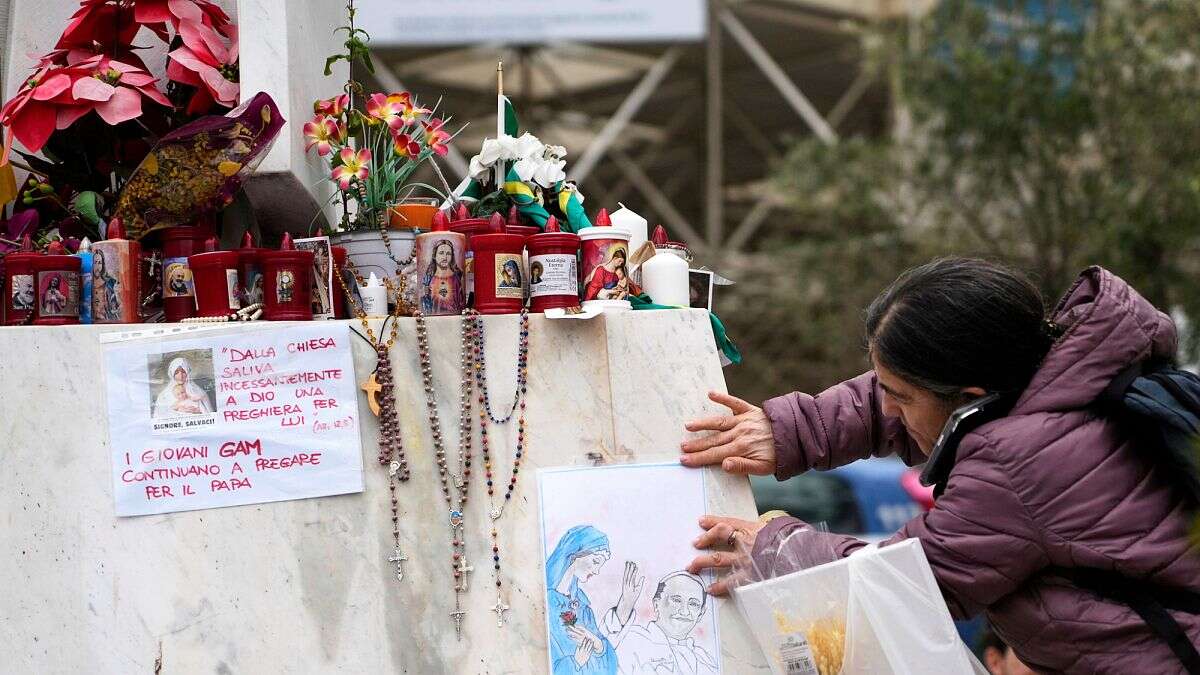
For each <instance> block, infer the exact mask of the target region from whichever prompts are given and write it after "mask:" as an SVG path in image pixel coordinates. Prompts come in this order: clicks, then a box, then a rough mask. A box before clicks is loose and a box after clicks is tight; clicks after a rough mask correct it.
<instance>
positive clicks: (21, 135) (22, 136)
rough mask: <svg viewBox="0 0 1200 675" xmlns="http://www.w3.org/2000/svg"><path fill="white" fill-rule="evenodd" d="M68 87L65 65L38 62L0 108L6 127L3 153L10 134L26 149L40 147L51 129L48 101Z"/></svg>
mask: <svg viewBox="0 0 1200 675" xmlns="http://www.w3.org/2000/svg"><path fill="white" fill-rule="evenodd" d="M70 89H71V75H70V73H69V72H67V69H65V68H51V67H50V66H42V67H41V68H39V69H38V70H37V72H35V73H34V74H33V75H32V76H30V78H29V79H28V80H26V81H25V84H24V86H22V87H21V89H20V91H18V92H17V95H16V96H14V97H13V98H12V100H10V101H9V102H8V103H5V104H4V107H3V108H0V124H3V125H4V126H6V127H8V134H6V137H5V144H4V147H5V150H4V156H5V157H7V156H8V149H9V148H10V147H11V146H12V136H14V135H15V136H16V138H17V140H19V141H21V144H22V145H24V146H25V148H26V149H27V150H29V151H30V152H37V151H38V150H41V149H42V146H43V145H45V144H46V141H48V140H50V134H52V133H54V122H55V117H56V116H57V110H58V109H57V107H56V106H55V104H53V103H51V102H50V101H51V100H52V99H54V98H55V97H57V96H59V95H60V94H62V93H63V92H67V91H69V90H70Z"/></svg>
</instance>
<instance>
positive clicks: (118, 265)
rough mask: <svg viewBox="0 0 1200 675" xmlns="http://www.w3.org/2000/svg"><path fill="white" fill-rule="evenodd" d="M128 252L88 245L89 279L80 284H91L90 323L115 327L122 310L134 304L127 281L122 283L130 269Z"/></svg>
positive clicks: (131, 289) (120, 317)
mask: <svg viewBox="0 0 1200 675" xmlns="http://www.w3.org/2000/svg"><path fill="white" fill-rule="evenodd" d="M129 255H130V254H129V249H128V248H122V247H116V246H108V245H106V244H105V243H104V242H99V243H96V244H92V278H91V279H85V280H84V283H91V284H92V321H94V322H96V323H115V322H119V321H122V320H123V319H125V318H126V317H125V314H126V313H125V307H126V305H127V304H129V303H132V304H133V305H134V306H136V304H137V297H136V294H135V293H134V292H133V288H132V286H133V284H132V283H131V281H133V280H131V279H125V278H124V277H125V276H126V275H127V270H129V269H130V268H131V266H130V262H129V259H128V258H129Z"/></svg>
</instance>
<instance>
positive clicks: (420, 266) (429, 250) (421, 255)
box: [416, 235, 467, 316]
mask: <svg viewBox="0 0 1200 675" xmlns="http://www.w3.org/2000/svg"><path fill="white" fill-rule="evenodd" d="M465 256H466V252H465V251H464V250H463V247H462V246H461V245H460V244H459V243H458V242H456V241H455V240H454V239H453V238H451V237H444V238H443V237H440V236H430V235H422V236H421V237H420V238H418V240H417V252H416V259H417V288H418V290H419V293H420V297H419V303H420V308H421V311H422V312H423V313H425V314H426V315H429V316H448V315H455V314H461V313H462V311H463V310H464V309H465V308H466V306H467V273H466V269H465V268H466V260H465Z"/></svg>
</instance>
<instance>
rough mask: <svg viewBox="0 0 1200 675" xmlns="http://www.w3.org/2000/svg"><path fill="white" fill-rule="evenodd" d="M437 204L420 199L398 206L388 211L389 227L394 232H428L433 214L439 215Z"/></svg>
mask: <svg viewBox="0 0 1200 675" xmlns="http://www.w3.org/2000/svg"><path fill="white" fill-rule="evenodd" d="M437 210H438V207H437V204H436V203H433V202H431V201H430V200H428V199H418V200H414V201H410V202H405V203H403V204H397V205H396V206H393V207H391V208H389V209H388V226H389V227H390V228H391V229H393V230H401V231H402V230H420V231H422V232H428V231H429V226H430V223H432V222H433V214H435V213H437Z"/></svg>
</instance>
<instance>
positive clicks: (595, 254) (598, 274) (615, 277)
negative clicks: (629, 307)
mask: <svg viewBox="0 0 1200 675" xmlns="http://www.w3.org/2000/svg"><path fill="white" fill-rule="evenodd" d="M588 243H591V242H588ZM584 251H585V256H586V257H585V259H584V261H583V269H585V270H587V272H586V275H585V276H584V278H583V286H584V292H583V299H584V300H628V299H629V296H630V295H640V294H641V289H639V288H638V286H637V284H636V283H634V281H633V279H632V278H631V277H630V275H629V264H628V262H629V244H627V243H626V242H623V241H618V242H616V243H612V244H609V245H607V246H594V247H593V246H587V247H585V248H584Z"/></svg>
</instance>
